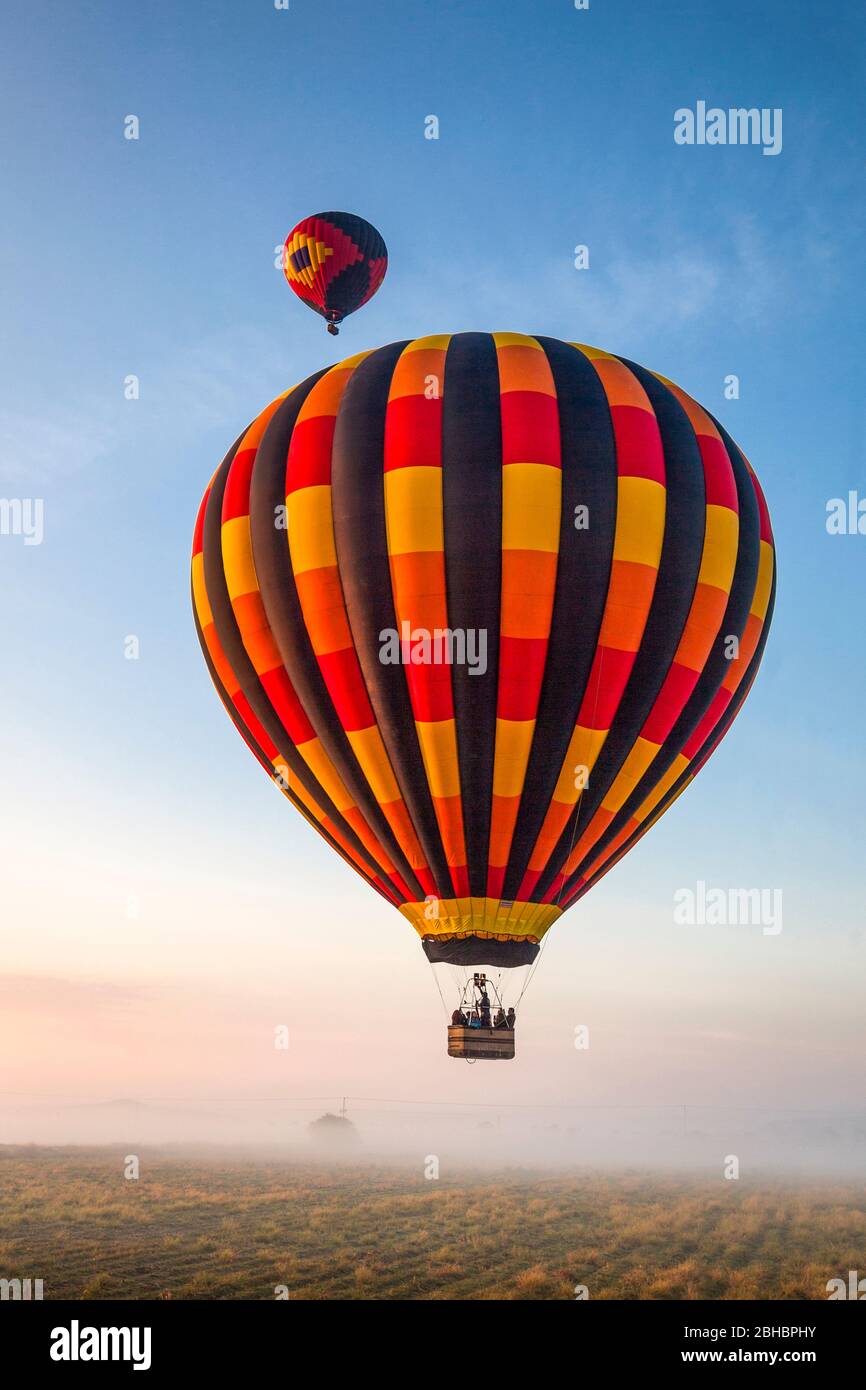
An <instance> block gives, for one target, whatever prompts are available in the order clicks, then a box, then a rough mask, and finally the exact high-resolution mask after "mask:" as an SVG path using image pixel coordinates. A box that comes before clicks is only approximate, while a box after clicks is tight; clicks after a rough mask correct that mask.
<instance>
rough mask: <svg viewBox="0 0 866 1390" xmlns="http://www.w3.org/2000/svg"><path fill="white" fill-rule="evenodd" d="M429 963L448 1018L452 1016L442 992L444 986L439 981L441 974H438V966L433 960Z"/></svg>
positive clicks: (444, 1012)
mask: <svg viewBox="0 0 866 1390" xmlns="http://www.w3.org/2000/svg"><path fill="white" fill-rule="evenodd" d="M428 965H429V966H430V973H431V975H432V976H433V979H434V980H435V982H436V988H437V989H438V991H439V998H440V999H441V1000H442V1012H443V1014H444V1015H445V1017H446V1019H447V1018H449V1017H450V1015H449V1013H448V1005H447V1004H446V1003H445V995H444V994H443V993H442V986H441V985H440V983H439V976H438V975H437V974H436V967H435V966H434V964H433V962H432V961H428Z"/></svg>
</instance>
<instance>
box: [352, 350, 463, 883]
mask: <svg viewBox="0 0 866 1390" xmlns="http://www.w3.org/2000/svg"><path fill="white" fill-rule="evenodd" d="M405 346H406V343H405V342H402V343H391V344H390V346H389V347H383V348H379V349H378V350H377V351H376V352H373V353H371V354H370V356H369V357H366V358H365V359H364V361H363V362H361V363H360V365H359V366H358V367H357V368H356V369H355V371H354V372H353V373H352V376H351V378H350V380H349V383H348V385H347V386H346V389H345V391H344V392H343V396H342V399H341V401H340V408H339V410H338V412H337V425H336V429H335V431H334V447H333V455H332V467H331V505H332V508H333V514H334V540H335V543H336V550H337V567H338V569H339V572H340V583H341V585H342V588H343V597H344V599H345V601H346V611H347V613H348V615H349V627H350V628H351V631H352V641H353V643H354V645H355V651H356V653H357V655H358V661H359V662H360V665H361V671H362V673H363V677H364V683H365V685H366V687H367V694H368V695H369V697H370V703H371V705H372V706H373V713H374V715H375V718H376V724H377V725H378V728H379V732H380V734H381V735H382V741H383V743H384V745H385V749H386V751H387V753H388V758H389V760H390V763H391V767H392V769H393V771H394V775H395V777H396V778H397V783H398V785H399V787H400V791H401V793H402V795H403V800H404V801H405V803H406V808H407V810H408V812H409V816H410V818H411V820H412V823H413V825H414V827H415V833H416V834H417V836H418V840H419V842H420V845H421V848H422V850H423V852H424V856H425V858H426V860H427V863H428V865H429V867H430V870H431V872H432V874H433V878H434V880H435V883H436V889H437V892H438V893H439V894H440V896H441V897H443V898H447V897H451V896H453V888H452V883H451V874H450V872H449V869H448V864H447V861H446V858H445V851H444V849H443V847H442V840H441V837H440V834H439V826H438V823H437V821H436V815H435V812H434V809H433V801H432V799H431V796H430V788H429V785H428V782H427V774H426V771H425V769H424V763H423V760H422V757H421V750H420V748H419V745H418V735H417V733H416V730H415V721H414V718H413V715H412V705H411V702H410V699H409V688H408V685H407V683H406V672H405V670H404V668H403V666H402V665H401V664H399V663H394V664H391V663H386V662H383V661H382V660H381V656H380V653H381V649H382V642H383V640H384V636H383V634H385V633H386V632H396V631H398V630H399V629H398V627H397V615H396V613H395V611H394V596H393V591H392V588H391V566H390V561H389V557H388V542H387V533H386V527H385V487H384V474H383V466H382V460H383V456H384V450H385V412H386V410H387V406H388V391H389V388H390V385H391V377H392V375H393V372H394V366H395V364H396V362H397V359H398V358H399V356H400V354H401V352H402V351H403V348H404V347H405Z"/></svg>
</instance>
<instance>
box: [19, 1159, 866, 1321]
mask: <svg viewBox="0 0 866 1390" xmlns="http://www.w3.org/2000/svg"><path fill="white" fill-rule="evenodd" d="M123 1157H124V1153H123V1150H121V1149H113V1148H112V1149H107V1148H103V1149H37V1148H33V1149H30V1148H0V1276H5V1277H10V1278H11V1277H15V1276H18V1277H21V1278H25V1277H30V1278H42V1279H44V1281H45V1297H46V1298H89V1299H117V1298H120V1299H137V1298H160V1297H166V1296H171V1297H172V1298H188V1299H189V1298H194V1299H261V1298H265V1299H271V1298H273V1297H274V1289H275V1286H277V1285H281V1284H284V1285H287V1286H288V1289H289V1293H290V1297H292V1298H315V1299H371V1298H377V1299H394V1298H401V1299H406V1298H409V1299H416V1298H417V1299H487V1298H506V1299H557V1298H559V1299H571V1298H573V1297H574V1288H575V1285H576V1284H585V1285H587V1287H588V1289H589V1294H590V1297H591V1298H593V1299H597V1298H633V1299H634V1298H639V1299H653V1298H668V1299H670V1298H676V1299H679V1298H686V1299H688V1298H725V1299H738V1298H761V1299H785V1298H787V1299H810V1298H826V1289H825V1286H826V1283H827V1280H828V1279H830V1278H834V1277H837V1276H842V1277H847V1271H848V1270H849V1269H859V1270H861V1271H863V1270H866V1191H864V1188H863V1186H862V1185H860V1184H854V1183H843V1182H835V1181H833V1182H817V1181H816V1182H809V1183H806V1182H802V1181H800V1182H793V1181H792V1182H781V1181H772V1180H770V1179H765V1180H757V1181H756V1180H755V1179H750V1180H748V1181H746V1180H744V1179H741V1180H739V1181H736V1182H724V1181H722V1180H721V1179H719V1180H713V1181H711V1180H708V1179H707V1178H706V1177H696V1176H694V1175H683V1174H679V1175H660V1174H650V1175H647V1174H642V1173H618V1174H612V1173H600V1172H590V1171H586V1172H573V1173H569V1174H567V1175H566V1174H551V1173H550V1172H540V1171H539V1172H532V1171H528V1170H517V1169H513V1170H505V1171H502V1172H500V1173H496V1174H493V1175H490V1174H482V1173H480V1172H478V1171H472V1170H469V1169H466V1170H464V1171H462V1172H461V1173H459V1174H456V1175H454V1174H452V1175H449V1176H448V1177H447V1178H442V1179H440V1180H438V1181H433V1182H429V1181H426V1180H425V1178H424V1176H423V1173H422V1171H421V1165H420V1164H419V1166H418V1171H417V1172H415V1171H412V1172H410V1171H409V1170H407V1169H406V1168H398V1167H396V1166H387V1165H385V1164H382V1165H375V1164H372V1163H370V1162H369V1161H368V1160H362V1161H360V1162H358V1163H353V1164H345V1165H342V1166H336V1165H335V1166H331V1167H322V1166H317V1165H314V1164H312V1163H302V1162H298V1161H297V1160H290V1159H279V1160H277V1159H274V1158H252V1157H237V1156H232V1157H230V1158H227V1157H226V1156H225V1155H215V1154H213V1153H211V1154H205V1155H201V1154H196V1155H190V1154H186V1155H179V1154H177V1153H172V1152H165V1151H155V1150H145V1149H142V1150H141V1151H140V1158H141V1177H140V1178H139V1180H138V1181H127V1180H126V1179H124V1177H123Z"/></svg>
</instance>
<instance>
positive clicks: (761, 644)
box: [569, 421, 776, 906]
mask: <svg viewBox="0 0 866 1390" xmlns="http://www.w3.org/2000/svg"><path fill="white" fill-rule="evenodd" d="M716 423H717V424H718V421H716ZM775 598H776V574H775V566H774V569H773V583H772V588H771V591H770V603H769V606H768V608H767V617H766V621H765V623H764V626H763V628H762V630H761V636H760V637H759V639H758V645H757V647H756V648H755V654H754V656H753V657H752V660H751V661H750V662H749V666H748V670H747V671H746V674H745V675H744V677H743V679H742V680H741V681H740V684H739V685H738V686H737V689H736V691H735V692H734V695H733V697H732V699H731V702H730V704H729V705H728V708H727V709H726V710H725V712H724V714H723V715H722V717H721V719H720V720H719V722H718V724H717V725H716V727H715V728H714V729H713V730H712V732H711V733H710V734H709V735H708V737H707V739H706V741H705V742H704V743H703V744H702V745H701V747H700V749H699V750H698V752H697V754H696V755H695V757H694V758H693V759H692V761H691V762H690V763H689V766H688V767H687V768H684V769H683V771H682V773H681V774H680V776H679V777H678V778H677V780H676V781H675V782H674V784H673V786H672V787H671V788H670V789H669V791H667V792H666V793H665V795H664V796H663V797H662V799H661V801H660V802H659V804H658V806H657V807H656V808H655V809H654V811H653V812H652V815H651V816H650V817H649V819H648V820H647V821H645V822H644V824H643V825H641V826H638V827H636V829H635V830H634V832H633V834H631V835H630V836H629V837H628V839H627V840H626V841H625V843H624V844H623V845H622V847H621V848H620V849H618V850H617V852H616V854H615V855H614V857H613V858H612V859H611V861H610V862H609V863H608V864H604V865H602V866H601V869H600V870H599V873H598V874H596V875H595V876H594V877H593V878H591V879H590V880H589V882H588V883H587V884H586V885H585V886H584V887H583V888H582V889H581V891H580V892H579V893H578V894H577V896H576V897H575V899H574V902H572V903H570V904H569V906H573V905H574V903H575V902H579V900H580V899H581V898H582V897H583V896H584V894H585V893H588V892H589V890H590V888H592V887H594V885H595V884H596V883H597V882H598V880H599V878H601V876H602V875H603V874H605V873H607V872H609V870H610V869H612V868H613V866H614V865H615V864H618V863H619V861H620V859H622V858H623V857H624V856H625V855H626V854H628V852H629V850H630V849H631V848H632V846H633V845H634V844H636V843H637V841H638V840H639V839H640V838H641V836H642V835H645V834H646V833H647V831H648V830H650V829H651V828H652V826H653V825H654V824H655V822H656V821H657V820H659V819H660V818H661V817H662V816H663V815H664V813H665V812H666V811H667V809H668V807H669V806H670V805H671V804H672V802H674V801H675V800H676V798H677V797H678V796H679V794H680V792H681V791H682V789H683V787H684V786H685V785H686V783H687V782H689V781H690V780H691V778H693V777H694V776H696V774H697V773H698V772H699V771H700V769H701V766H702V764H703V762H704V761H705V760H707V759H708V758H709V757H710V756H711V755H712V753H713V752H714V751H715V749H716V748H717V747H718V745H719V744H720V743H721V741H722V739H723V738H724V737H725V735H726V734H727V732H728V730H729V728H730V727H731V725H732V724H733V722H734V720H735V719H736V717H737V715H738V714H739V712H740V709H741V708H742V705H743V703H744V701H745V699H746V696H747V695H748V693H749V691H750V690H751V688H752V683H753V681H754V679H755V677H756V675H757V674H758V667H759V666H760V664H761V659H762V657H763V655H764V648H765V646H766V645H767V638H768V637H769V635H770V619H771V618H772V616H773V608H774V606H775ZM578 877H579V875H578Z"/></svg>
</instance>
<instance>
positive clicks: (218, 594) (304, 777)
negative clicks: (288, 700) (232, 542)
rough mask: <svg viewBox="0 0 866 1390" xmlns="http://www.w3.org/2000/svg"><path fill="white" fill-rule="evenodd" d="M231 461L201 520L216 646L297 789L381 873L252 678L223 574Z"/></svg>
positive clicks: (222, 470)
mask: <svg viewBox="0 0 866 1390" xmlns="http://www.w3.org/2000/svg"><path fill="white" fill-rule="evenodd" d="M231 462H232V460H231V458H225V459H224V460H223V462H222V463H221V465H220V467H219V469H218V470H217V473H216V476H215V478H214V480H213V482H212V483H211V489H210V495H209V497H208V501H207V507H206V508H205V515H204V546H203V553H204V580H205V588H206V589H207V597H208V603H209V604H210V607H211V612H212V613H213V618H214V624H215V626H216V631H217V636H218V638H219V641H220V646H221V647H222V649H223V652H224V653H225V656H226V660H227V661H228V663H229V665H230V667H231V669H232V672H233V674H234V677H235V679H236V680H237V682H238V685H239V686H240V688H241V691H242V692H243V694H244V695H245V696H246V698H247V700H248V701H249V704H250V708H251V709H252V711H253V714H254V715H255V716H256V718H257V719H258V721H259V723H260V724H261V726H262V728H263V729H264V730H265V733H266V734H267V735H268V737H269V738H270V740H271V742H272V743H274V744H275V745H276V748H277V751H278V753H279V754H280V757H281V758H283V759H284V760H285V763H286V766H287V767H288V769H289V770H290V771H291V772H293V773H294V774H295V776H296V777H297V779H298V781H299V782H300V784H301V786H302V787H303V788H304V790H305V791H306V792H307V793H308V794H309V795H310V796H311V797H312V798H313V799H314V800H315V801H316V802H317V803H318V805H319V807H320V808H321V809H322V810H323V811H324V812H325V814H326V815H328V816H329V817H330V818H331V820H333V822H334V823H335V825H337V826H339V828H340V832H341V833H342V834H343V835H344V836H345V838H346V839H347V840H348V842H349V844H350V845H351V846H352V848H353V849H354V850H355V851H356V852H357V853H358V854H359V855H360V857H361V859H362V861H363V862H364V863H365V864H366V865H367V867H368V869H369V870H370V872H371V873H373V874H379V873H381V872H382V869H381V867H380V866H379V865H378V864H376V863H375V861H374V860H373V859H371V858H370V854H369V851H368V850H367V849H366V848H365V847H364V845H362V843H361V841H360V840H359V839H358V837H357V835H356V834H355V831H354V830H353V829H352V827H351V826H350V825H349V824H348V823H347V822H346V821H345V820H344V819H343V816H342V814H341V812H340V811H338V809H337V807H336V806H335V805H334V803H333V801H332V800H331V798H330V797H329V796H328V794H327V793H326V791H325V790H324V788H323V787H322V786H320V784H319V781H318V779H317V778H316V777H314V776H313V773H312V772H311V771H310V769H309V767H308V766H307V764H306V763H305V762H304V759H303V758H302V757H301V755H300V753H299V752H298V750H297V748H296V747H295V745H294V743H293V742H292V740H291V739H290V737H289V735H288V734H287V732H286V730H285V728H284V727H283V723H282V720H281V719H280V718H279V716H278V715H277V713H276V711H275V710H274V707H273V705H272V704H271V702H270V700H269V699H268V696H267V692H266V691H265V688H264V686H263V685H262V684H261V681H260V680H259V678H258V676H257V675H256V670H255V667H254V666H253V664H252V662H251V661H250V659H249V657H248V656H247V652H246V648H245V647H244V644H243V639H242V637H241V634H240V630H239V628H238V625H237V622H236V620H235V615H234V611H233V609H232V604H231V599H230V597H229V591H228V587H227V585H226V579H225V571H224V569H223V556H222V509H223V495H224V493H225V487H226V479H227V477H228V472H229V468H230V467H231Z"/></svg>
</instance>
